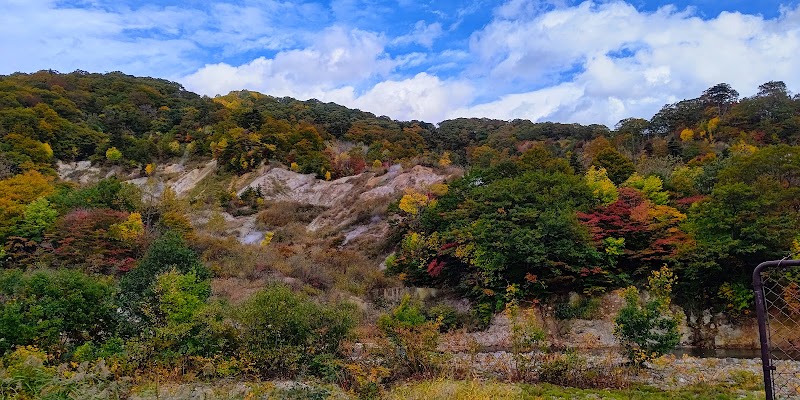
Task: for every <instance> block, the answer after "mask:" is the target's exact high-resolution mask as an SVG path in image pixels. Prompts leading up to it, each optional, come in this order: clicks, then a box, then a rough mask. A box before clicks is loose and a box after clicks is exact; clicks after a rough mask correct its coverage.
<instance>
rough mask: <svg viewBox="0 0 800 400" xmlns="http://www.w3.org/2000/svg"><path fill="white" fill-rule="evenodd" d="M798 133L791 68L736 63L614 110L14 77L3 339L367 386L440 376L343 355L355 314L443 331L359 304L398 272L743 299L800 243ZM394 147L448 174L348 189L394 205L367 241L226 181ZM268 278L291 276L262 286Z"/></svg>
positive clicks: (509, 299)
mask: <svg viewBox="0 0 800 400" xmlns="http://www.w3.org/2000/svg"><path fill="white" fill-rule="evenodd" d="M798 145H800V96H797V95H794V96H793V95H792V93H791V92H790V91H789V90H788V89H787V88H786V86H785V85H784V84H783V83H782V82H767V83H764V84H763V85H761V86H760V91H759V92H758V93H757V94H756V95H754V96H752V97H747V98H740V96H739V94H738V93H737V92H736V91H735V90H734V89H733V88H731V87H730V86H729V85H727V84H724V83H722V84H719V85H716V86H714V87H711V88H709V89H708V90H706V91H705V92H703V93H701V94H699V97H697V98H695V99H688V100H683V101H680V102H677V103H675V104H668V105H665V106H664V107H663V108H662V109H661V111H659V112H658V113H657V114H656V115H655V116H653V117H652V118H651V119H650V120H646V119H641V118H628V119H625V120H622V121H620V122H619V123H618V124H617V125H616V126H614V127H613V129H610V128H608V127H606V126H604V125H589V126H584V125H578V124H561V123H550V122H544V123H533V122H530V121H527V120H514V121H500V120H490V119H454V120H447V121H442V122H440V123H439V124H438V125H435V124H432V123H428V122H422V121H394V120H392V119H390V118H388V117H385V116H375V115H373V114H371V113H367V112H362V111H359V110H352V109H348V108H346V107H343V106H339V105H336V104H333V103H322V102H319V101H316V100H308V101H299V100H295V99H291V98H275V97H271V96H268V95H264V94H260V93H255V92H249V91H240V92H232V93H230V94H228V95H225V96H219V97H215V98H209V97H201V96H199V95H196V94H194V93H191V92H188V91H186V90H184V89H183V88H182V87H181V86H180V85H179V84H177V83H174V82H168V81H164V80H160V79H153V78H138V77H132V76H128V75H125V74H123V73H120V72H113V73H108V74H93V73H87V72H83V71H76V72H73V73H67V74H63V73H58V72H54V71H40V72H37V73H34V74H14V75H10V76H2V77H0V243H2V248H0V268H2V269H0V301H2V304H1V305H0V354H6V355H9V354H22V353H20V352H25V351H28V352H38V351H42V352H45V353H46V354H47V355H46V356H45V355H42V357H44V358H47V357H49V358H50V359H51V360H57V361H70V360H74V361H77V362H81V361H91V360H98V359H105V360H114V361H113V363H114V365H115V367H114V368H119V371H124V372H120V373H126V374H127V373H132V372H131V371H143V370H147V369H148V368H151V367H153V366H157V367H158V368H163V369H164V370H172V369H174V368H178V369H181V368H182V371H188V370H191V371H195V372H197V373H206V372H207V371H206V368H207V366H208V365H212V367H211V372H208V374H209V375H212V376H242V375H248V376H259V377H264V378H273V377H295V376H298V375H301V374H309V375H313V376H318V377H323V378H324V379H328V380H331V381H334V382H336V383H339V384H340V385H341V386H343V387H345V388H347V389H348V390H351V389H352V390H355V391H366V392H368V391H369V390H372V389H370V388H371V386H369V384H371V383H374V381H379V380H380V379H383V378H389V377H390V376H392V377H402V376H410V375H413V374H419V373H423V372H425V373H427V372H430V371H427V370H421V369H419V368H421V367H420V365H423V364H425V363H426V362H428V361H430V360H427V359H426V358H425V357H427V356H424V355H423V354H424V352H423V353H420V354H418V356H419V357H421V360H405V361H404V362H399V361H397V360H395V359H392V358H391V357H389V356H386V355H384V357H383V358H381V360H383V362H386V363H389V362H395V364H391V367H390V368H392V369H393V370H396V371H398V372H397V374H396V376H395V375H392V374H387V373H386V372H385V371H383V370H377V369H376V370H370V369H368V368H367V367H366V366H364V365H359V366H353V365H351V364H347V362H346V361H342V360H343V359H344V358H343V352H344V350H343V348H342V346H340V344H345V343H347V341H348V340H349V339H352V338H353V336H354V330H353V329H354V327H355V326H357V325H368V326H371V327H372V329H373V330H374V329H378V330H380V331H381V332H383V333H382V335H383V336H382V337H383V338H384V339H385V340H387V341H388V342H387V343H404V342H403V340H408V338H409V336H408V335H411V334H412V333H415V332H416V333H417V334H425V332H427V331H425V329H429V330H432V331H438V330H439V329H440V328H441V329H442V330H445V329H446V326H444V325H442V323H443V321H444V320H445V318H443V317H444V316H448V317H449V316H451V315H450V314H448V313H446V312H442V310H438V311H436V310H433V311H431V310H424V312H423V311H421V310H419V309H416V308H414V307H412V306H409V305H408V304H406V303H403V304H405V305H401V306H400V308H398V309H395V310H394V311H393V312H389V313H384V315H383V316H382V317H380V318H378V317H377V314H375V312H378V313H379V312H381V311H385V310H381V309H380V308H379V307H377V306H376V308H375V309H373V313H372V314H370V312H367V313H365V315H364V316H363V320H360V319H359V318H361V317H358V316H357V315H358V313H356V312H354V309H355V307H354V306H353V305H352V304H350V303H349V302H348V301H347V300H348V298H349V297H351V298H359V299H362V300H367V301H372V300H375V299H373V298H372V297H371V296H372V294H371V293H373V292H374V291H375V290H376V289H382V288H384V287H389V286H392V285H395V284H397V283H398V282H399V283H403V284H406V285H409V286H429V287H438V288H443V289H445V290H448V291H450V292H452V293H455V294H457V295H459V296H463V297H466V298H468V299H469V300H470V302H471V304H472V310H473V311H472V315H471V317H470V318H471V319H472V322H471V323H472V324H473V327H480V326H482V325H485V324H486V323H488V321H489V320H490V319H491V316H492V315H493V314H494V313H496V312H499V311H502V310H503V309H505V308H506V306H507V305H508V304H519V303H520V302H523V301H524V302H532V303H542V302H549V301H554V300H553V299H555V298H558V297H559V296H562V295H565V294H566V293H569V292H576V293H579V294H581V295H583V296H586V297H592V296H597V295H600V294H603V293H606V292H608V291H610V290H613V289H617V288H623V287H627V286H630V285H641V284H643V283H645V282H646V281H647V278H648V276H651V274H652V273H653V272H654V271H660V270H661V269H662V267H664V266H667V267H668V269H669V270H671V271H673V272H674V273H675V275H676V277H677V283H676V285H677V286H676V287H675V290H674V293H676V295H675V299H674V300H675V301H676V302H677V303H678V304H680V305H681V306H683V307H684V308H685V309H688V310H704V309H713V310H716V311H723V312H725V313H727V314H728V315H729V316H730V317H731V318H733V319H735V318H741V317H745V316H747V315H748V314H749V313H750V312H751V308H752V292H751V290H750V286H749V279H750V275H751V273H752V270H753V268H754V267H755V266H756V265H757V264H758V263H760V262H762V261H765V260H771V259H780V258H783V257H784V256H787V255H792V254H795V253H796V252H798V251H800V233H799V232H800V147H799V146H798ZM211 159H214V160H216V162H217V165H218V168H217V170H216V171H215V172H214V173H213V176H211V177H209V178H206V179H205V180H204V181H203V182H204V184H205V185H206V186H205V187H207V188H208V189H207V190H206V189H203V190H204V191H199V190H198V191H190V192H189V193H187V194H185V195H182V196H178V195H177V194H176V193H175V192H174V191H171V190H170V189H169V188H167V189H166V190H163V191H161V192H159V193H158V195H155V194H153V193H148V192H147V190H146V186H144V188H143V186H142V185H139V186H136V185H132V184H128V183H124V182H123V181H126V180H132V179H137V178H141V179H142V180H143V181H148V180H155V178H156V177H157V175H159V174H160V173H163V172H159V171H162V170H160V169H159V168H160V167H161V166H163V165H167V164H178V163H180V164H181V165H184V164H193V165H204V163H206V162H208V161H209V160H211ZM87 160H88V161H91V162H92V163H93V165H95V166H97V167H100V168H103V169H104V171H110V172H109V174H108V175H107V176H106V178H105V179H102V180H100V181H98V182H94V183H91V184H87V185H78V184H77V183H75V182H69V181H66V180H62V179H60V178H59V177H58V174H57V169H58V165H57V163H58V162H65V163H70V162H75V161H87ZM397 164H400V165H401V166H402V167H403V168H405V169H406V170H408V169H410V168H411V167H414V166H416V165H420V166H424V167H428V168H431V169H432V170H433V171H437V172H438V173H440V174H441V176H449V177H451V179H450V180H449V181H447V182H444V183H437V184H434V185H430V186H429V187H427V188H425V189H419V190H407V191H406V193H404V194H403V195H402V196H400V195H398V196H396V197H394V198H391V199H389V200H387V201H385V202H384V201H374V202H355V203H352V204H341V205H337V206H336V207H338V209H348V210H351V211H352V212H353V215H355V216H354V217H353V218H352V219H353V220H354V221H357V222H358V223H370V221H373V223H374V222H375V221H378V220H381V221H388V224H389V225H390V229H389V230H388V232H386V235H384V236H383V237H381V238H379V239H380V240H372V241H369V244H367V241H364V242H361V243H359V242H352V243H350V244H348V243H349V238H348V239H347V240H345V239H344V235H343V232H341V231H336V230H335V229H333V228H331V229H332V230H331V229H329V230H326V231H324V232H321V231H320V232H311V231H310V230H308V229H306V226H307V224H308V223H309V222H311V221H312V220H313V219H314V218H315V217H316V216H318V215H321V213H323V211H324V210H322V208H324V207H322V206H319V205H299V204H290V203H285V202H277V201H271V200H267V201H265V195H264V193H261V192H260V189H258V188H256V189H248V190H245V191H243V192H240V193H237V191H236V190H238V187H234V186H235V185H234V182H237V179H239V178H240V177H245V178H246V177H247V176H249V175H247V174H248V173H254V171H256V170H258V169H259V168H262V167H264V166H265V165H273V166H281V165H282V166H284V167H285V168H286V169H288V170H291V171H294V172H299V173H303V174H313V175H314V176H315V177H316V178H317V179H319V180H320V181H336V180H337V179H341V178H347V177H351V178H352V179H353V182H361V181H359V179H362V180H363V181H366V180H367V179H369V178H374V177H378V176H381V175H383V174H386V173H387V171H388V170H390V169H391V168H392V166H393V165H397ZM242 179H244V178H242ZM229 182H231V183H230V184H229ZM347 182H351V181H347ZM143 194H144V196H143ZM388 202H391V204H388V205H387V204H386V203H388ZM331 208H333V207H331ZM337 212H338V211H337ZM222 213H225V214H226V215H232V216H234V217H237V216H240V215H256V220H257V221H258V223H259V224H261V226H263V227H264V228H265V230H268V231H270V233H269V234H268V235H266V237H264V239H263V241H261V242H260V244H253V245H247V244H241V243H238V242H237V241H236V240H235V239H231V238H229V237H225V234H224V229H222V228H220V226H224V223H225V221H226V220H225V219H224V218H223V217H222V216H221V215H222ZM201 214H202V215H203V217H202V218H198V215H201ZM340 214H341V212H340ZM348 215H349V214H348ZM198 221H200V222H198ZM382 262H385V266H386V271H385V272H382V271H380V270H379V269H378V265H379V264H380V263H382ZM270 273H271V274H273V275H269V274H270ZM275 275H280V276H281V277H287V276H288V277H290V278H292V279H294V280H296V281H297V282H299V285H300V286H299V287H296V288H295V289H298V290H294V291H293V290H291V289H290V288H289V287H288V286H286V285H275V284H272V283H269V284H266V283H264V282H267V281H269V279H267V278H268V277H270V276H272V277H274V276H275ZM231 279H241V281H242V282H255V281H257V282H259V283H258V285H261V286H264V285H266V287H267V288H266V289H265V290H262V291H259V292H257V293H256V294H255V295H253V296H250V297H247V298H246V299H229V298H228V299H226V298H225V296H224V295H221V294H220V293H223V292H225V290H222V289H221V288H220V285H221V283H220V282H227V284H229V285H230V284H231V283H230V282H231ZM287 279H288V278H286V279H284V280H287ZM262 284H263V285H262ZM214 285H216V286H214ZM290 286H291V285H290ZM259 288H260V286H259ZM234 291H235V290H234ZM277 303H280V304H282V306H281V307H276V306H275V304H277ZM403 307H406V308H403ZM375 310H377V311H375ZM365 321H366V322H365ZM448 322H449V323H452V326H457V325H465V323H464V322H463V321H460V322H456V321H450V320H448ZM426 324H429V325H426ZM445 325H446V324H445ZM376 326H377V327H378V328H375V327H376ZM432 327H433V328H432ZM420 332H422V333H420ZM403 335H406V336H403ZM34 345H35V346H37V347H38V348H39V349H31V348H28V347H25V346H34ZM434 347H435V346H434ZM37 354H38V353H37ZM43 354H44V353H43ZM402 354H403V356H402V357H411V355H409V354H408V353H406V352H405V350H403V352H402ZM12 358H13V357H12ZM11 362H12V363H13V360H12V361H11ZM109 362H110V363H111V361H109ZM425 365H427V364H425ZM358 368H361V369H360V370H359V369H358ZM365 368H367V369H365ZM369 368H377V367H375V366H374V365H373V366H370V367H369ZM399 371H402V372H399ZM368 377H369V378H368ZM379 378H380V379H379ZM369 379H373V380H372V381H370V380H369ZM390 379H394V378H390ZM370 382H371V383H370ZM0 385H1V384H0Z"/></svg>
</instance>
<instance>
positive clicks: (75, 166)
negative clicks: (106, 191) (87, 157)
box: [56, 161, 103, 185]
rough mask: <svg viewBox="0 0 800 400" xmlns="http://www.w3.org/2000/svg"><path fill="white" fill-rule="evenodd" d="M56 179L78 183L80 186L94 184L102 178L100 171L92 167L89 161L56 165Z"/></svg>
mask: <svg viewBox="0 0 800 400" xmlns="http://www.w3.org/2000/svg"><path fill="white" fill-rule="evenodd" d="M56 168H57V170H58V177H59V178H61V179H64V180H68V181H73V182H78V183H80V184H82V185H84V184H88V183H92V182H96V181H98V180H100V179H102V178H103V175H102V171H101V170H100V168H98V167H92V162H91V161H78V162H72V163H65V162H62V161H58V162H57V163H56Z"/></svg>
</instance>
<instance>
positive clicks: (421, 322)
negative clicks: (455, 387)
mask: <svg viewBox="0 0 800 400" xmlns="http://www.w3.org/2000/svg"><path fill="white" fill-rule="evenodd" d="M439 326H440V321H438V320H437V321H429V320H428V319H427V318H425V314H423V312H422V309H421V308H420V306H419V305H418V304H415V303H413V302H412V301H411V297H410V296H408V295H406V296H404V297H403V299H402V300H401V301H400V305H398V306H397V307H396V308H395V309H394V310H392V312H391V313H389V314H384V315H381V317H380V318H379V319H378V327H379V328H380V330H381V333H382V334H383V335H384V336H385V337H386V338H387V339H388V340H389V343H390V344H391V349H390V354H388V355H387V356H388V361H389V369H390V370H392V371H394V376H395V377H402V376H409V375H417V374H420V375H424V376H433V375H434V374H435V373H436V372H438V371H439V370H440V369H441V367H442V359H441V354H439V353H437V352H436V346H437V345H438V340H439Z"/></svg>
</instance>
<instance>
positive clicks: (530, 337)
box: [506, 302, 545, 380]
mask: <svg viewBox="0 0 800 400" xmlns="http://www.w3.org/2000/svg"><path fill="white" fill-rule="evenodd" d="M506 313H507V314H508V317H509V320H510V321H511V332H510V339H511V357H512V358H513V359H514V367H515V372H516V375H517V376H516V378H517V379H522V380H527V379H528V378H529V377H530V374H531V372H533V369H534V367H535V365H534V358H533V357H532V355H531V354H530V353H531V352H533V351H535V350H537V347H539V346H540V344H541V342H542V341H543V340H544V339H545V334H544V331H543V330H542V328H540V327H539V324H538V323H537V321H536V316H535V315H534V314H533V310H532V309H527V310H524V309H521V308H520V307H519V305H517V304H516V302H512V303H510V304H509V305H508V306H507V307H506Z"/></svg>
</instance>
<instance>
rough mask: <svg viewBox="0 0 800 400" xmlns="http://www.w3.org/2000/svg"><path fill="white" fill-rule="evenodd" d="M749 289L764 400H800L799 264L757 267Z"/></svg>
mask: <svg viewBox="0 0 800 400" xmlns="http://www.w3.org/2000/svg"><path fill="white" fill-rule="evenodd" d="M753 289H754V291H755V303H756V316H757V317H758V333H759V339H760V343H761V364H762V367H763V370H764V392H765V393H766V398H767V400H775V399H787V398H795V399H797V398H800V364H798V363H797V362H795V361H798V360H800V260H776V261H767V262H763V263H761V264H759V265H758V267H756V269H755V271H753Z"/></svg>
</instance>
